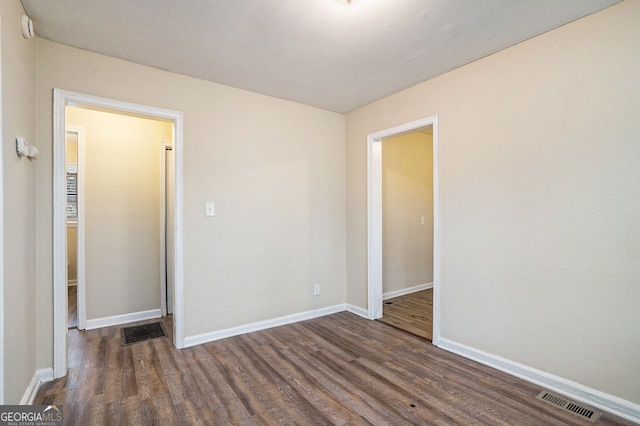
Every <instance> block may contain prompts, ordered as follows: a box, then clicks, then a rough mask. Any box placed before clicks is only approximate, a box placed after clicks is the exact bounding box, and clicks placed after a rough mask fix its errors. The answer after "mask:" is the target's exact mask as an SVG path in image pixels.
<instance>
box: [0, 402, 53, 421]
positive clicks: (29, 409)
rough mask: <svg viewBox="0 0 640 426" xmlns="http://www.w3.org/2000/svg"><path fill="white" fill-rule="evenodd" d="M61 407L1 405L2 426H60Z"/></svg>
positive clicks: (0, 417) (0, 418)
mask: <svg viewBox="0 0 640 426" xmlns="http://www.w3.org/2000/svg"><path fill="white" fill-rule="evenodd" d="M62 418H63V416H62V406H61V405H0V426H60V425H62Z"/></svg>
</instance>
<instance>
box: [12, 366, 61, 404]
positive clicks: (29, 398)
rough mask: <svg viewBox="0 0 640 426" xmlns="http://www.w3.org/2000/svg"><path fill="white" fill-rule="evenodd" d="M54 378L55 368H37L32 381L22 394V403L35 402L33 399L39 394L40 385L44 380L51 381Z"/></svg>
mask: <svg viewBox="0 0 640 426" xmlns="http://www.w3.org/2000/svg"><path fill="white" fill-rule="evenodd" d="M51 380H53V368H41V369H40V370H36V372H35V373H33V377H32V378H31V382H29V386H27V389H26V390H25V391H24V394H23V395H22V399H21V400H20V405H31V404H33V400H34V399H35V398H36V395H37V394H38V389H40V385H41V384H42V383H44V382H50V381H51Z"/></svg>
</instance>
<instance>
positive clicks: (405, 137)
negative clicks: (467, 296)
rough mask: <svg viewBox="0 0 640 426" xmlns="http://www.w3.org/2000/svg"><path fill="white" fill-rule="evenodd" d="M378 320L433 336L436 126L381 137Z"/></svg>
mask: <svg viewBox="0 0 640 426" xmlns="http://www.w3.org/2000/svg"><path fill="white" fill-rule="evenodd" d="M381 147H382V168H381V172H382V173H381V174H382V293H383V294H382V298H383V312H382V317H381V318H380V319H379V321H380V322H383V323H385V324H388V325H390V326H393V327H395V328H399V329H401V330H404V331H406V332H409V333H411V334H414V335H416V336H419V337H422V338H424V339H427V340H430V341H431V340H432V339H433V269H434V268H433V259H434V253H433V250H434V207H433V206H434V202H433V200H434V197H433V188H434V185H433V175H434V174H433V125H429V126H426V127H423V128H419V129H415V130H412V131H410V132H407V133H403V134H399V135H393V136H389V137H387V138H383V139H382V143H381Z"/></svg>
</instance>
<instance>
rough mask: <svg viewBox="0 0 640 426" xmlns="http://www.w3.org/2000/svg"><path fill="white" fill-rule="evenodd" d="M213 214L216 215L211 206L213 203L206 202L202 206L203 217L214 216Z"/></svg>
mask: <svg viewBox="0 0 640 426" xmlns="http://www.w3.org/2000/svg"><path fill="white" fill-rule="evenodd" d="M215 214H216V211H215V208H214V206H213V202H211V201H207V202H206V203H205V204H204V215H205V216H215Z"/></svg>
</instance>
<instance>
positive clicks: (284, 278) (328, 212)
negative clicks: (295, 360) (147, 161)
mask: <svg viewBox="0 0 640 426" xmlns="http://www.w3.org/2000/svg"><path fill="white" fill-rule="evenodd" d="M37 46H38V73H37V81H38V95H37V102H38V135H39V137H38V142H39V148H40V159H39V160H38V164H37V166H38V170H37V178H38V185H37V186H38V202H39V207H38V213H37V220H38V224H39V228H41V232H39V233H38V247H39V251H38V265H39V269H38V310H37V317H38V337H39V341H41V342H43V343H42V346H41V347H40V348H39V350H38V365H39V366H41V367H46V366H50V365H51V363H52V328H51V318H52V315H53V314H52V308H51V305H52V300H51V294H52V292H51V287H52V283H51V262H52V253H51V249H50V247H51V246H52V241H51V207H50V206H51V174H52V170H51V157H52V152H51V145H52V142H51V136H50V135H51V134H52V129H51V117H52V111H51V104H52V89H53V88H54V87H58V88H63V89H67V90H73V91H76V92H81V93H88V94H92V95H97V96H104V97H108V98H113V99H119V100H123V101H130V102H135V103H139V104H145V105H151V106H155V107H163V108H169V109H173V110H178V111H182V112H183V113H184V299H185V334H186V336H192V335H196V334H200V333H206V332H210V331H215V330H220V329H225V328H228V327H233V326H238V325H243V324H247V323H251V322H254V321H260V320H266V319H271V318H274V317H279V316H282V315H288V314H294V313H298V312H303V311H307V310H310V309H315V308H321V307H325V306H332V305H335V304H338V303H344V300H345V298H346V295H345V287H346V284H345V270H346V266H345V258H346V254H345V244H346V243H345V227H346V224H345V168H344V156H345V152H344V137H345V133H344V132H345V127H344V120H345V118H344V116H343V115H341V114H336V113H331V112H327V111H323V110H320V109H317V108H312V107H308V106H304V105H301V104H297V103H294V102H289V101H284V100H280V99H276V98H271V97H268V96H263V95H259V94H256V93H251V92H247V91H243V90H238V89H234V88H230V87H226V86H222V85H219V84H214V83H209V82H205V81H202V80H197V79H193V78H188V77H184V76H180V75H176V74H172V73H168V72H165V71H160V70H156V69H152V68H148V67H144V66H140V65H136V64H133V63H130V62H126V61H122V60H117V59H113V58H110V57H106V56H102V55H98V54H93V53H89V52H86V51H82V50H79V49H74V48H70V47H66V46H63V45H60V44H56V43H53V42H50V41H46V40H41V39H38V43H37ZM206 201H213V202H215V206H216V215H215V216H214V217H211V218H207V217H205V216H204V204H205V202H206ZM314 283H318V284H320V285H321V287H322V291H321V295H320V296H317V297H314V296H312V290H313V284H314Z"/></svg>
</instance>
